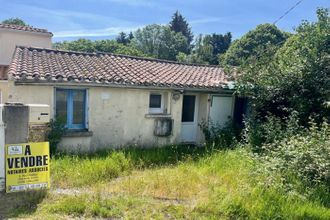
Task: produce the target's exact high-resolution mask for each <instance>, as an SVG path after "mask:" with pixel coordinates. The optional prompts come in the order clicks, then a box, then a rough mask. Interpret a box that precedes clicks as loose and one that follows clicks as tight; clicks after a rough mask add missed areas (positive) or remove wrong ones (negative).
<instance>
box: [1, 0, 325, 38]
mask: <svg viewBox="0 0 330 220" xmlns="http://www.w3.org/2000/svg"><path fill="white" fill-rule="evenodd" d="M297 1H298V0H189V1H188V0H185V1H184V0H168V1H165V0H163V1H160V0H157V1H156V0H155V1H151V0H97V1H95V0H65V1H63V0H60V1H55V0H45V1H42V0H0V5H1V13H0V20H3V19H6V18H9V17H19V18H22V19H23V20H25V21H26V22H27V23H28V24H30V25H32V26H34V27H41V28H46V29H48V30H49V31H51V32H53V33H54V38H53V41H62V40H73V39H77V38H82V37H84V38H89V39H105V38H114V36H116V35H117V33H119V32H120V31H124V32H129V31H134V30H136V29H137V28H139V27H143V26H145V25H147V24H153V23H157V24H167V23H168V22H169V21H170V18H171V16H172V14H173V13H174V12H175V11H176V10H179V11H180V12H181V13H182V14H183V15H184V16H185V17H186V19H187V20H188V22H189V23H190V25H191V27H192V30H193V32H194V34H195V35H197V34H200V33H203V34H206V33H225V32H228V31H230V32H232V34H233V37H234V38H238V37H240V36H242V35H243V34H244V33H246V32H247V31H249V30H250V29H253V28H254V27H255V26H256V25H258V24H261V23H267V22H268V23H272V22H274V21H275V20H276V19H277V18H278V17H280V16H281V15H282V14H283V13H284V12H285V11H287V10H288V9H289V8H290V7H291V6H293V5H294V4H295V3H296V2H297ZM317 7H330V1H329V0H304V1H302V3H301V4H300V5H299V6H297V7H296V8H295V9H294V10H293V11H292V12H291V13H290V14H288V15H287V16H286V17H284V18H283V19H282V20H281V21H279V22H278V24H277V25H278V26H279V27H280V28H281V29H283V30H286V31H292V30H293V28H294V27H296V26H297V25H298V24H299V23H300V22H301V21H302V20H309V21H314V20H315V19H316V15H315V11H316V8H317Z"/></svg>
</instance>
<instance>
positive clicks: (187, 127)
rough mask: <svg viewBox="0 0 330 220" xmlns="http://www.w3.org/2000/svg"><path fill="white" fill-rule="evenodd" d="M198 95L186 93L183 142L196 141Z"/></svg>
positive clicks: (183, 107) (183, 114) (183, 109)
mask: <svg viewBox="0 0 330 220" xmlns="http://www.w3.org/2000/svg"><path fill="white" fill-rule="evenodd" d="M197 103H198V97H197V96H196V95H184V96H183V104H182V117H181V138H182V141H183V142H196V134H197V126H198V125H197V114H198V112H197V111H198V108H197Z"/></svg>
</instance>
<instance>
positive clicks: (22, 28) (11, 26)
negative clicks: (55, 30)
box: [0, 23, 53, 36]
mask: <svg viewBox="0 0 330 220" xmlns="http://www.w3.org/2000/svg"><path fill="white" fill-rule="evenodd" d="M0 29H9V30H16V31H28V32H37V33H43V34H50V35H52V36H53V34H52V33H51V32H49V31H47V30H46V29H41V28H35V27H32V26H21V25H14V24H1V23H0Z"/></svg>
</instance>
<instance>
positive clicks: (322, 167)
mask: <svg viewBox="0 0 330 220" xmlns="http://www.w3.org/2000/svg"><path fill="white" fill-rule="evenodd" d="M263 148H264V150H265V155H266V156H265V157H263V159H265V161H266V163H267V164H268V166H269V168H270V169H276V170H280V171H281V173H283V174H289V173H294V174H295V175H297V177H299V178H300V179H302V180H303V181H304V182H305V183H308V184H310V185H319V184H321V185H325V186H329V185H330V125H329V123H328V122H326V121H325V122H323V123H322V124H321V125H317V124H316V123H315V122H314V121H313V120H311V121H310V127H309V128H308V129H307V128H306V129H305V130H304V131H302V132H301V133H300V134H294V135H291V136H290V135H288V136H287V137H285V138H283V139H281V140H277V141H274V142H273V143H269V144H265V145H264V146H263Z"/></svg>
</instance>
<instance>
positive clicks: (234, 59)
mask: <svg viewBox="0 0 330 220" xmlns="http://www.w3.org/2000/svg"><path fill="white" fill-rule="evenodd" d="M288 37H289V34H288V33H286V32H283V31H281V30H279V29H278V28H277V27H276V26H275V25H272V24H261V25H258V26H257V27H256V29H254V30H251V31H249V32H248V33H247V34H245V35H244V36H243V37H241V38H240V39H238V40H235V41H234V42H233V43H232V44H231V46H230V47H229V49H228V50H227V52H226V53H225V54H224V55H223V56H221V57H220V63H221V64H222V65H232V66H240V65H248V64H251V63H253V62H255V60H257V59H259V57H261V56H263V57H264V58H265V56H267V57H270V58H271V57H272V56H274V54H275V53H276V51H277V50H278V49H279V48H280V47H281V46H282V45H283V44H284V43H285V40H286V39H287V38H288Z"/></svg>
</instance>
